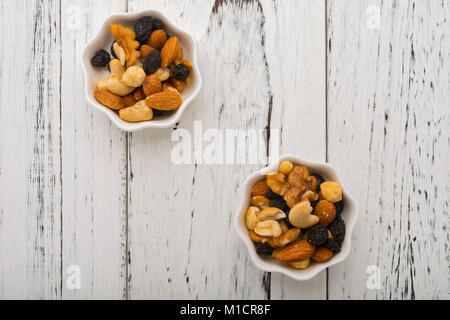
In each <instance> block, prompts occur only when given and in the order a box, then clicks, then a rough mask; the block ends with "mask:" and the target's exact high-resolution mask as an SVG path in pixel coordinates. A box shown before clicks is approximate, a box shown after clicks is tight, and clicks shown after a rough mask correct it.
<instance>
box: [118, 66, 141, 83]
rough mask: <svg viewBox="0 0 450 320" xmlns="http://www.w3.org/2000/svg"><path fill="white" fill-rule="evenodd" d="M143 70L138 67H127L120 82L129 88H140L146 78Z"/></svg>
mask: <svg viewBox="0 0 450 320" xmlns="http://www.w3.org/2000/svg"><path fill="white" fill-rule="evenodd" d="M146 76H147V75H146V74H145V71H144V69H142V68H139V67H135V66H133V67H129V68H128V69H127V70H126V71H125V73H124V74H123V76H122V81H123V82H124V83H125V84H126V85H127V86H130V87H135V88H137V87H140V86H142V84H143V83H144V80H145V78H146Z"/></svg>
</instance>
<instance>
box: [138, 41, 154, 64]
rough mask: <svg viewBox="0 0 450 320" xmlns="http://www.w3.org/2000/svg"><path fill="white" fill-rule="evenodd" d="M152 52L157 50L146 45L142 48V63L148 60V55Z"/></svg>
mask: <svg viewBox="0 0 450 320" xmlns="http://www.w3.org/2000/svg"><path fill="white" fill-rule="evenodd" d="M152 50H155V49H154V48H152V47H151V46H147V45H145V44H144V45H143V46H142V47H141V59H142V61H145V58H147V56H148V54H149V53H150V51H152Z"/></svg>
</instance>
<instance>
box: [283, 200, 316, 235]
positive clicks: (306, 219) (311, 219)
mask: <svg viewBox="0 0 450 320" xmlns="http://www.w3.org/2000/svg"><path fill="white" fill-rule="evenodd" d="M312 210H313V209H312V207H311V204H310V203H309V201H302V202H299V203H297V204H296V205H295V206H294V207H292V209H291V211H290V212H289V221H290V223H292V225H294V226H296V227H297V228H301V229H303V228H309V227H312V226H313V225H315V224H317V223H318V222H319V218H318V217H317V216H315V215H312V214H311V212H312Z"/></svg>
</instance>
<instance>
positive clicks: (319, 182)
mask: <svg viewBox="0 0 450 320" xmlns="http://www.w3.org/2000/svg"><path fill="white" fill-rule="evenodd" d="M311 176H313V177H314V178H316V180H317V189H318V190H320V185H321V184H322V183H324V182H325V179H324V178H323V177H322V176H321V175H320V174H318V173H314V174H312V175H311Z"/></svg>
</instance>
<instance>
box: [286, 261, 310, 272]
mask: <svg viewBox="0 0 450 320" xmlns="http://www.w3.org/2000/svg"><path fill="white" fill-rule="evenodd" d="M310 263H311V259H309V258H308V259H306V260H302V261H296V262H289V265H290V266H291V267H292V268H294V269H301V270H303V269H306V268H308V267H309V265H310Z"/></svg>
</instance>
